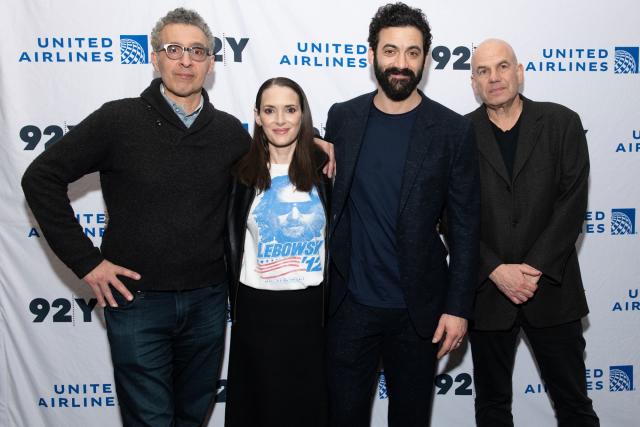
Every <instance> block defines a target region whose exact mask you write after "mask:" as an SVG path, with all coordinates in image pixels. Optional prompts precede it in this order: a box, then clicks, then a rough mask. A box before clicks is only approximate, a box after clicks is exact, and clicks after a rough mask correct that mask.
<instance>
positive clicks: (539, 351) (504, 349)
mask: <svg viewBox="0 0 640 427" xmlns="http://www.w3.org/2000/svg"><path fill="white" fill-rule="evenodd" d="M520 328H522V330H524V332H525V334H526V335H527V338H528V340H529V343H530V344H531V348H532V349H533V354H534V357H535V359H536V362H537V363H538V367H539V368H540V373H541V375H542V379H543V380H544V382H545V384H546V386H547V390H548V392H549V395H550V397H551V400H552V401H553V405H554V408H555V412H556V418H557V420H558V425H559V426H560V427H569V426H576V427H577V426H582V427H595V426H599V425H600V423H599V421H598V417H597V416H596V413H595V412H594V410H593V406H592V404H591V399H589V397H588V396H587V384H586V378H585V365H584V348H585V341H584V338H583V337H582V324H581V323H580V321H579V320H577V321H575V322H570V323H567V324H564V325H559V326H553V327H548V328H534V327H533V326H531V325H529V324H528V323H527V321H526V320H525V319H524V318H523V317H522V316H519V317H518V321H517V322H516V325H515V326H514V327H513V328H511V329H510V330H508V331H476V330H472V331H470V334H469V340H470V342H471V354H472V356H473V377H474V382H475V389H476V400H475V407H476V423H477V425H478V427H485V426H486V427H489V426H490V427H502V426H508V427H512V426H513V416H512V415H511V401H512V394H513V386H512V382H511V378H512V375H513V364H514V361H515V354H516V340H517V337H518V333H519V332H520Z"/></svg>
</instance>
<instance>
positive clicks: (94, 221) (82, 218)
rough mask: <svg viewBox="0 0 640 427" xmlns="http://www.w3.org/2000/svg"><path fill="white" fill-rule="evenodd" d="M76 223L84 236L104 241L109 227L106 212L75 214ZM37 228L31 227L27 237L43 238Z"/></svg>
mask: <svg viewBox="0 0 640 427" xmlns="http://www.w3.org/2000/svg"><path fill="white" fill-rule="evenodd" d="M75 217H76V221H78V223H80V225H81V226H82V231H83V232H84V235H85V236H87V237H89V238H96V239H102V237H103V236H104V232H105V230H106V227H107V222H108V217H107V214H106V213H105V212H81V213H76V214H75ZM41 233H42V232H41V231H40V230H39V229H38V228H37V227H31V228H30V229H29V231H28V233H27V237H41Z"/></svg>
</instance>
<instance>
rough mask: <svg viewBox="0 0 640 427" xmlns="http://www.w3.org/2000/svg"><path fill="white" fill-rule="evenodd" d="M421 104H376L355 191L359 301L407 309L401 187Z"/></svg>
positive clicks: (353, 289) (354, 269)
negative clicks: (395, 107)
mask: <svg viewBox="0 0 640 427" xmlns="http://www.w3.org/2000/svg"><path fill="white" fill-rule="evenodd" d="M417 110H418V108H414V109H413V110H411V111H409V112H407V113H403V114H386V113H383V112H382V111H380V110H378V109H377V108H376V107H375V106H374V105H372V106H371V110H370V113H369V117H368V120H367V127H366V130H365V134H364V140H363V142H362V146H361V148H360V154H359V157H358V162H357V164H356V169H355V173H354V177H353V183H352V186H351V192H350V194H349V204H348V206H349V211H350V212H349V213H350V216H351V263H350V264H351V270H350V272H349V282H348V288H349V291H350V293H351V294H352V295H353V297H354V299H355V301H356V302H358V303H360V304H364V305H368V306H372V307H384V308H404V307H406V303H405V300H404V296H403V294H402V289H401V288H400V269H399V263H398V261H399V260H398V251H397V245H396V224H397V221H398V208H399V204H400V186H401V184H402V175H403V172H404V165H405V161H406V157H407V148H408V146H409V139H410V136H411V130H412V128H413V124H414V122H415V119H416V115H417Z"/></svg>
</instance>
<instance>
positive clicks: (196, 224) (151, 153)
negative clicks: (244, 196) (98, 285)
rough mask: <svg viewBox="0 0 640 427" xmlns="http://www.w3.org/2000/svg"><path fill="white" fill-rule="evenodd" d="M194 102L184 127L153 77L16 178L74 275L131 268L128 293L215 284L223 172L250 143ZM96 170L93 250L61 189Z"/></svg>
mask: <svg viewBox="0 0 640 427" xmlns="http://www.w3.org/2000/svg"><path fill="white" fill-rule="evenodd" d="M202 95H203V96H204V105H203V108H202V111H201V112H200V114H199V115H198V118H197V119H196V121H195V122H194V123H193V125H192V126H191V127H190V128H187V127H186V126H185V125H184V124H183V123H182V121H180V119H179V118H178V116H177V115H176V114H175V113H174V112H173V111H172V110H171V108H170V106H169V105H168V103H167V101H166V100H165V99H164V98H163V97H162V94H161V93H160V79H156V80H154V81H153V82H152V83H151V85H150V86H149V87H148V88H147V89H146V90H145V91H144V92H143V93H142V94H141V96H140V97H139V98H129V99H121V100H117V101H112V102H108V103H106V104H104V105H103V106H102V107H101V108H100V109H98V110H97V111H95V112H94V113H92V114H91V115H90V116H89V117H87V118H86V119H84V120H83V121H82V122H81V123H80V124H78V125H77V126H75V127H74V128H73V129H72V130H71V131H70V132H69V133H68V134H67V135H65V136H64V137H63V138H62V139H61V140H60V141H59V142H57V143H56V144H54V145H53V146H51V147H49V148H48V149H47V150H46V151H45V152H44V153H42V154H41V155H40V156H38V157H37V158H36V159H35V160H34V161H33V163H32V164H31V165H30V166H29V168H28V169H27V171H26V172H25V174H24V177H23V179H22V186H23V189H24V192H25V195H26V198H27V202H28V203H29V206H30V207H31V210H32V211H33V214H34V216H35V218H36V219H37V221H38V223H39V225H40V227H41V229H42V232H43V234H44V236H45V238H46V239H47V241H48V242H49V245H50V246H51V248H52V249H53V251H54V252H55V253H56V255H58V257H60V259H61V260H62V261H63V262H64V263H65V264H66V265H67V266H69V268H71V269H72V270H73V271H74V273H75V274H76V275H77V276H78V277H80V278H82V277H84V276H85V275H86V274H87V273H89V272H90V271H91V270H92V269H93V268H95V267H96V266H97V265H98V264H99V263H100V262H101V261H102V260H103V259H107V260H109V261H111V262H113V263H115V264H118V265H121V266H123V267H126V268H129V269H131V270H134V271H136V272H138V273H140V275H141V276H142V278H141V280H139V281H134V280H130V279H127V278H125V277H121V279H122V280H123V281H124V283H125V285H127V286H128V287H130V289H132V290H151V289H153V290H179V289H194V288H199V287H203V286H207V285H211V284H214V283H219V282H222V281H224V280H225V278H226V273H225V264H224V243H223V232H224V226H225V210H226V206H227V196H228V188H229V182H230V178H231V174H230V170H231V166H232V165H233V164H234V163H235V161H236V160H238V158H240V157H241V156H242V155H243V154H244V153H245V152H246V150H247V149H248V146H249V142H250V137H249V135H248V133H247V132H246V130H244V128H243V127H242V125H241V123H240V122H239V121H238V120H237V119H236V118H235V117H233V116H231V115H229V114H227V113H224V112H222V111H219V110H216V109H215V108H214V107H213V105H211V104H210V103H209V98H208V96H207V92H206V91H204V90H203V91H202ZM92 172H99V173H100V182H101V185H102V194H103V197H104V201H105V204H106V209H107V213H108V225H107V227H106V230H105V233H104V236H103V239H102V246H101V250H98V248H96V247H94V246H93V244H92V242H91V240H90V239H89V238H88V237H86V236H85V235H84V233H83V230H82V227H81V226H80V225H79V224H78V222H77V221H76V220H75V218H74V213H73V210H72V208H71V206H70V204H69V199H68V197H67V186H68V184H69V183H71V182H73V181H75V180H77V179H79V178H81V177H82V176H84V175H86V174H89V173H92Z"/></svg>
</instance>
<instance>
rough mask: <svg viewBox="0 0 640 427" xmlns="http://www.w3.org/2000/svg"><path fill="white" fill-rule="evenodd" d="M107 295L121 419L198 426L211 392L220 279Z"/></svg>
mask: <svg viewBox="0 0 640 427" xmlns="http://www.w3.org/2000/svg"><path fill="white" fill-rule="evenodd" d="M116 294H117V295H116ZM114 295H116V296H117V298H116V300H117V302H118V305H119V307H118V308H106V309H105V319H106V323H107V334H108V337H109V344H110V346H111V359H112V361H113V369H114V377H115V383H116V391H117V394H118V401H119V404H120V412H121V414H122V421H123V425H124V426H150V427H151V426H152V427H161V426H162V427H163V426H176V427H184V426H199V425H201V424H202V422H203V420H204V418H205V417H206V415H207V410H208V409H209V406H210V404H211V403H212V401H213V399H214V397H215V393H216V381H217V380H218V375H219V368H220V360H221V356H222V349H223V346H224V327H225V319H226V301H227V284H226V283H223V284H219V285H216V286H209V287H206V288H200V289H194V290H188V291H175V292H156V291H153V292H150V291H145V292H136V293H134V295H135V299H134V300H133V301H132V302H127V301H126V300H124V298H123V297H122V296H121V295H120V294H119V293H118V292H114Z"/></svg>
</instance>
